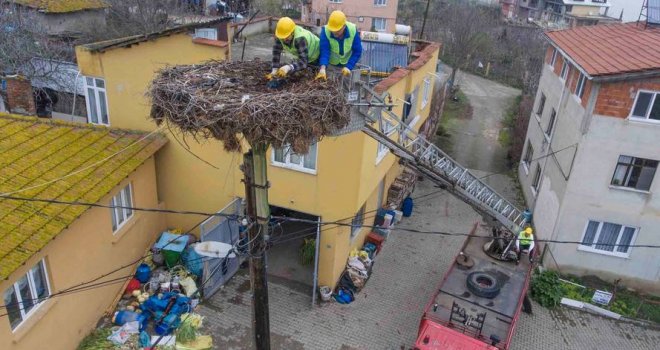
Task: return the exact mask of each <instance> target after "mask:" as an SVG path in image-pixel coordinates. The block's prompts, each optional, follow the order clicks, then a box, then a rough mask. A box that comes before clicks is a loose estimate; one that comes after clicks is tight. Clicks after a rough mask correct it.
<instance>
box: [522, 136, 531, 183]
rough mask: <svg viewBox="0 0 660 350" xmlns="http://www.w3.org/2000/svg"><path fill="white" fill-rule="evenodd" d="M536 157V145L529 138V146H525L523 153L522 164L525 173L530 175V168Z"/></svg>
mask: <svg viewBox="0 0 660 350" xmlns="http://www.w3.org/2000/svg"><path fill="white" fill-rule="evenodd" d="M533 159H534V146H532V142H531V141H530V140H527V147H525V154H524V155H523V159H522V165H523V168H524V169H525V174H526V175H528V176H529V169H530V168H531V166H532V160H533Z"/></svg>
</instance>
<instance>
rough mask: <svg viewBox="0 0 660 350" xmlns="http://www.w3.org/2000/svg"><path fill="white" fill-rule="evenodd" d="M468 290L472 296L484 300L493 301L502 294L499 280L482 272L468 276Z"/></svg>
mask: <svg viewBox="0 0 660 350" xmlns="http://www.w3.org/2000/svg"><path fill="white" fill-rule="evenodd" d="M467 288H468V290H469V291H470V292H472V294H474V295H476V296H478V297H482V298H488V299H493V298H495V297H496V296H497V295H498V294H500V285H499V283H497V278H495V276H493V275H491V274H489V273H486V272H482V271H475V272H472V273H471V274H469V275H468V276H467Z"/></svg>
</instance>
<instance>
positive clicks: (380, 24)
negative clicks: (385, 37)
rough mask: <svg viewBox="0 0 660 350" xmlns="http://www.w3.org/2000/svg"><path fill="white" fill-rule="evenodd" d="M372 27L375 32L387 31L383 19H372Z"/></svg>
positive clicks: (385, 22) (385, 21)
mask: <svg viewBox="0 0 660 350" xmlns="http://www.w3.org/2000/svg"><path fill="white" fill-rule="evenodd" d="M373 27H374V30H375V31H377V32H384V31H385V30H386V29H387V20H386V19H385V18H378V17H374V19H373Z"/></svg>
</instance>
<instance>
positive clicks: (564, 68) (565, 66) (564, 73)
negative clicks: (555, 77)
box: [559, 60, 570, 80]
mask: <svg viewBox="0 0 660 350" xmlns="http://www.w3.org/2000/svg"><path fill="white" fill-rule="evenodd" d="M569 70H570V66H569V65H568V61H566V60H564V63H563V64H562V65H561V74H559V77H561V78H562V79H563V80H566V77H568V71H569Z"/></svg>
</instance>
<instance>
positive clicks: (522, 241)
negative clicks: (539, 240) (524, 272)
mask: <svg viewBox="0 0 660 350" xmlns="http://www.w3.org/2000/svg"><path fill="white" fill-rule="evenodd" d="M533 250H534V230H532V228H531V227H527V228H526V229H524V230H522V231H520V233H518V238H516V251H517V252H518V261H520V255H521V254H522V253H523V252H524V251H526V252H527V254H529V261H530V262H532V261H533V260H534V259H533V258H532V251H533Z"/></svg>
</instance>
